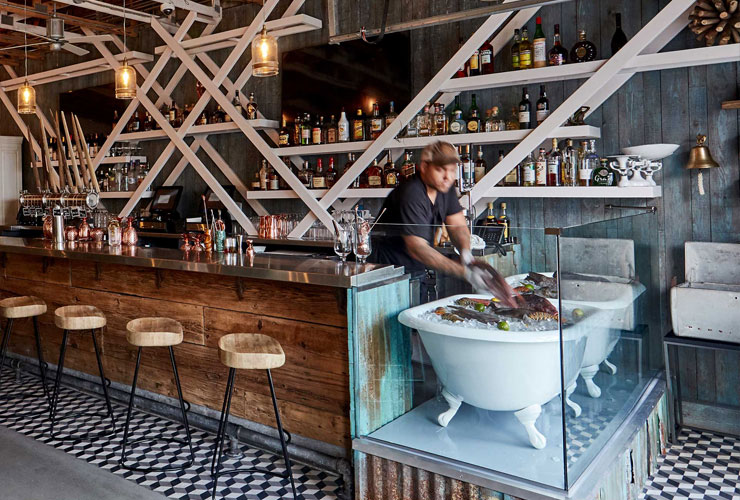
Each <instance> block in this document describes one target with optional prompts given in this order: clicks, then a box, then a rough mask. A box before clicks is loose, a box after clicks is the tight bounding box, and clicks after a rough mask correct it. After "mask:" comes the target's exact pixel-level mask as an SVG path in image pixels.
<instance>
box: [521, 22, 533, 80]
mask: <svg viewBox="0 0 740 500" xmlns="http://www.w3.org/2000/svg"><path fill="white" fill-rule="evenodd" d="M532 62H533V61H532V42H530V41H529V32H528V31H527V27H526V26H525V27H524V28H522V41H521V42H519V69H530V68H531V67H532Z"/></svg>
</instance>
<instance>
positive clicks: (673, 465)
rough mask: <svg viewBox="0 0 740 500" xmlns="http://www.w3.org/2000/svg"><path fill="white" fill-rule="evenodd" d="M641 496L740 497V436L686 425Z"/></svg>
mask: <svg viewBox="0 0 740 500" xmlns="http://www.w3.org/2000/svg"><path fill="white" fill-rule="evenodd" d="M678 442H679V443H678V444H677V445H675V446H672V447H671V448H670V449H669V450H668V454H667V455H666V456H665V457H662V458H660V459H659V464H658V466H659V468H658V470H657V471H656V473H655V474H653V476H652V478H651V481H650V483H649V484H648V485H647V487H646V488H645V491H643V493H642V496H641V497H640V499H641V500H642V499H644V500H688V499H711V500H714V499H728V500H730V499H734V500H737V499H740V477H739V475H740V439H738V438H734V437H725V436H720V435H717V434H713V433H711V432H705V431H695V430H691V429H684V430H683V431H682V432H681V434H680V435H679V436H678Z"/></svg>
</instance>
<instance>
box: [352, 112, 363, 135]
mask: <svg viewBox="0 0 740 500" xmlns="http://www.w3.org/2000/svg"><path fill="white" fill-rule="evenodd" d="M352 140H353V141H364V140H365V117H364V116H362V109H360V108H357V115H356V116H355V119H354V120H352Z"/></svg>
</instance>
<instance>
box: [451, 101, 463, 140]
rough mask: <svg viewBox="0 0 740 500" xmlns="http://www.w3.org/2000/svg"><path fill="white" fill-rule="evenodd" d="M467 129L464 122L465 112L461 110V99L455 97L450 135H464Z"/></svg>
mask: <svg viewBox="0 0 740 500" xmlns="http://www.w3.org/2000/svg"><path fill="white" fill-rule="evenodd" d="M466 128H467V124H466V123H465V120H463V112H462V109H460V97H459V96H455V107H454V108H453V110H452V117H451V118H450V125H449V132H450V134H462V133H465V130H466Z"/></svg>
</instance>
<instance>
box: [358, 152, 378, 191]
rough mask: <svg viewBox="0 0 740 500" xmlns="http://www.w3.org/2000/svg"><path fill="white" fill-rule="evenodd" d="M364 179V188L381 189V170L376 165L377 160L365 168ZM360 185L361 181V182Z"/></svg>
mask: <svg viewBox="0 0 740 500" xmlns="http://www.w3.org/2000/svg"><path fill="white" fill-rule="evenodd" d="M365 178H366V179H367V183H366V186H364V187H369V188H380V187H383V169H382V168H381V167H380V165H378V159H377V158H375V159H374V160H373V164H372V165H370V166H369V167H367V169H366V170H365ZM361 184H363V183H362V181H361Z"/></svg>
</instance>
